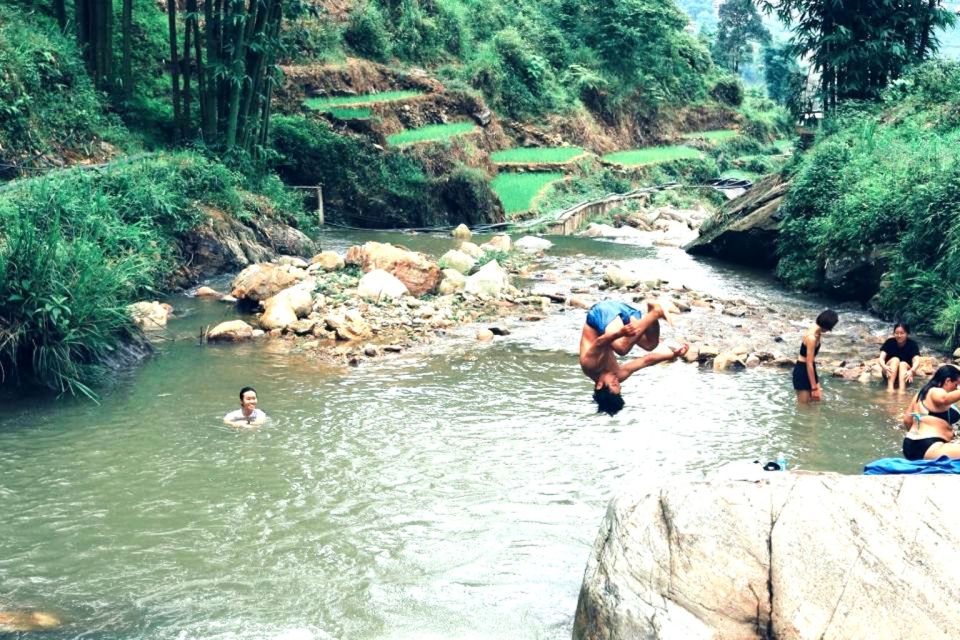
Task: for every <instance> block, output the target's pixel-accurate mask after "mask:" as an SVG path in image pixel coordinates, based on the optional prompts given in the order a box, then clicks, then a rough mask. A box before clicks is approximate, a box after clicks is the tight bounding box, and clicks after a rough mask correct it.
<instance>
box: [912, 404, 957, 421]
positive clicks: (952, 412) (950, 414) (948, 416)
mask: <svg viewBox="0 0 960 640" xmlns="http://www.w3.org/2000/svg"><path fill="white" fill-rule="evenodd" d="M920 406H921V407H923V408H924V409H926V410H927V415H928V416H932V417H934V418H940V419H941V420H943V421H944V422H946V423H947V424H949V425H953V424H955V423H957V422H960V410H957V408H956V407H955V406H953V405H950V408H948V409H947V410H946V411H930V409H929V408H928V407H927V405H925V404H923V400H921V401H920Z"/></svg>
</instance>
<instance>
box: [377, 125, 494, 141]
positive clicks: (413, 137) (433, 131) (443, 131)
mask: <svg viewBox="0 0 960 640" xmlns="http://www.w3.org/2000/svg"><path fill="white" fill-rule="evenodd" d="M476 130H477V125H475V124H473V123H472V122H451V123H450V124H431V125H428V126H426V127H420V128H419V129H407V130H406V131H401V132H400V133H395V134H393V135H392V136H387V142H389V143H390V144H394V145H401V144H415V143H417V142H432V141H435V140H447V139H449V138H452V137H454V136H461V135H463V134H465V133H470V132H472V131H476Z"/></svg>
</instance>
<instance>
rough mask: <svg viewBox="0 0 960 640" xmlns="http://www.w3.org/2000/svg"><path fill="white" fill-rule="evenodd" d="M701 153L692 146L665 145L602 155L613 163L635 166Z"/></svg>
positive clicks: (680, 158)
mask: <svg viewBox="0 0 960 640" xmlns="http://www.w3.org/2000/svg"><path fill="white" fill-rule="evenodd" d="M701 155H702V154H701V153H700V152H699V151H697V150H696V149H694V148H693V147H687V146H684V145H672V146H666V147H646V148H644V149H630V150H628V151H617V152H616V153H609V154H607V155H605V156H603V159H604V160H606V161H607V162H612V163H614V164H622V165H633V166H636V165H642V164H656V163H658V162H668V161H670V160H684V159H689V158H700V157H701Z"/></svg>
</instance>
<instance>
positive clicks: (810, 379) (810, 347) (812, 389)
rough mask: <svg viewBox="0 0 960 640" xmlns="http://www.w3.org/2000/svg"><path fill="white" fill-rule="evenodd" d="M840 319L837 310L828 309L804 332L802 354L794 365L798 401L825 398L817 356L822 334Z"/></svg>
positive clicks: (814, 400) (801, 345)
mask: <svg viewBox="0 0 960 640" xmlns="http://www.w3.org/2000/svg"><path fill="white" fill-rule="evenodd" d="M838 320H839V317H838V316H837V312H836V311H833V310H831V309H827V310H826V311H823V312H822V313H821V314H820V315H818V316H817V321H816V323H815V324H812V325H810V327H808V328H807V331H806V333H804V334H803V341H802V342H801V343H800V355H799V356H798V357H797V361H796V363H795V364H794V365H793V388H794V390H795V391H796V392H797V401H798V402H802V403H807V402H819V401H820V400H822V399H823V391H822V390H821V389H820V378H819V376H817V363H816V357H817V354H818V353H819V352H820V336H822V335H823V333H824V332H827V331H830V330H832V329H833V328H834V327H835V326H837V321H838Z"/></svg>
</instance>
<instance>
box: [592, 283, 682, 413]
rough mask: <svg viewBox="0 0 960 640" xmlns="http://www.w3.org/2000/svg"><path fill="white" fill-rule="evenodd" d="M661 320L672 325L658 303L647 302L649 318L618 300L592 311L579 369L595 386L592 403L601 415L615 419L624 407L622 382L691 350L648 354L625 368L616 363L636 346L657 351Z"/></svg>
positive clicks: (596, 306) (678, 348) (601, 303)
mask: <svg viewBox="0 0 960 640" xmlns="http://www.w3.org/2000/svg"><path fill="white" fill-rule="evenodd" d="M661 318H663V319H664V320H666V321H667V322H670V316H669V315H667V313H666V312H665V311H664V310H663V307H661V306H660V305H659V304H657V303H656V302H647V313H646V314H644V313H642V312H641V311H640V310H639V309H635V308H634V307H631V306H630V305H628V304H626V303H623V302H617V301H616V300H604V301H602V302H598V303H597V304H595V305H593V306H592V307H590V311H588V312H587V322H586V324H584V325H583V332H582V333H581V334H580V368H581V369H583V372H584V373H585V374H586V375H587V377H588V378H590V379H591V380H593V381H594V383H595V386H594V391H593V399H594V401H596V403H597V405H598V407H599V408H598V411H603V412H606V413H608V414H610V415H611V416H612V415H615V414H616V413H617V412H618V411H620V409H623V405H624V402H623V398H622V397H621V396H620V383H621V382H623V381H624V380H626V379H627V378H629V377H630V376H631V375H633V374H634V373H635V372H637V371H639V370H640V369H643V368H644V367H649V366H650V365H653V364H657V363H658V362H665V361H667V360H674V359H675V358H679V357H680V356H682V355H683V354H685V353H686V352H687V349H688V348H689V346H688V345H685V344H684V345H681V346H680V347H677V348H676V349H670V351H668V352H659V351H658V352H654V353H648V354H647V355H645V356H641V357H640V358H635V359H633V360H630V361H628V362H627V363H626V364H624V365H623V366H621V365H620V363H619V362H617V355H621V356H625V355H627V354H628V353H630V349H632V348H633V347H634V346H635V345H639V346H640V347H641V348H643V349H646V350H647V351H653V350H654V349H656V348H657V345H658V344H659V343H660V319H661ZM671 324H672V323H671Z"/></svg>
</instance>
